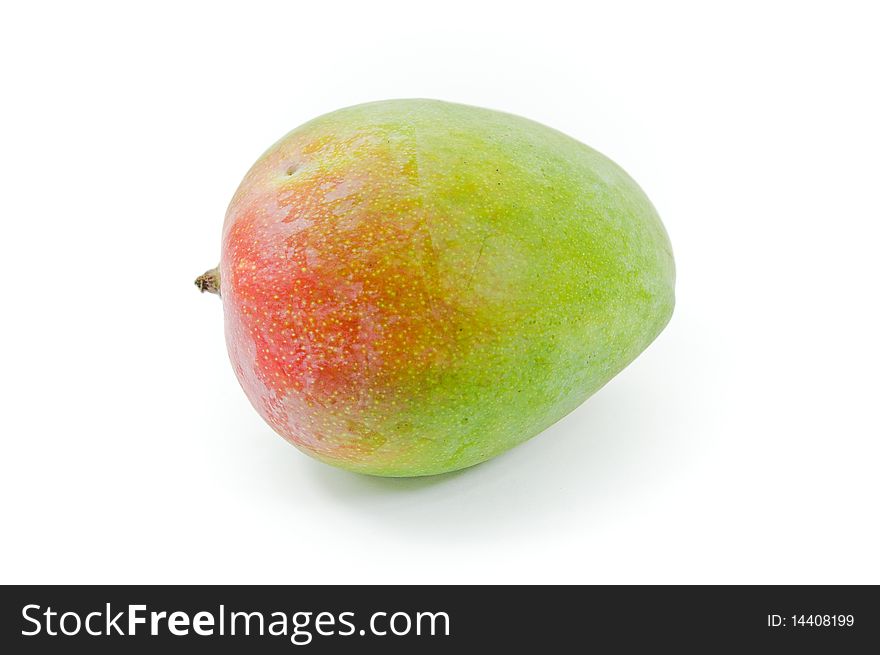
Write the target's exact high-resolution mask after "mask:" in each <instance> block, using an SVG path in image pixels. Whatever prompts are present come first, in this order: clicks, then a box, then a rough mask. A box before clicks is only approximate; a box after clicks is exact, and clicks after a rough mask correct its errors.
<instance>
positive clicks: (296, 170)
mask: <svg viewBox="0 0 880 655" xmlns="http://www.w3.org/2000/svg"><path fill="white" fill-rule="evenodd" d="M220 279H221V295H222V300H223V306H224V316H225V323H226V341H227V346H228V349H229V355H230V358H231V360H232V364H233V366H234V368H235V372H236V375H237V376H238V380H239V382H240V383H241V386H242V388H243V389H244V391H245V393H246V394H247V396H248V398H249V399H250V401H251V403H252V404H253V405H254V407H255V408H256V409H257V411H258V412H259V413H260V414H261V415H262V416H263V418H264V419H265V420H266V421H267V422H268V423H269V425H271V426H272V428H274V429H275V430H276V431H277V432H278V433H279V434H280V435H281V436H283V437H284V438H285V439H287V440H288V441H289V442H291V443H292V444H293V445H295V446H296V447H297V448H299V449H301V450H302V451H304V452H306V453H308V454H309V455H311V456H313V457H315V458H317V459H319V460H321V461H323V462H326V463H328V464H332V465H334V466H339V467H342V468H344V469H349V470H352V471H358V472H361V473H368V474H374V475H382V476H419V475H432V474H437V473H444V472H447V471H454V470H456V469H461V468H464V467H468V466H472V465H474V464H478V463H480V462H483V461H485V460H487V459H489V458H491V457H494V456H495V455H498V454H499V453H502V452H504V451H505V450H507V449H509V448H511V447H513V446H515V445H517V444H519V443H521V442H523V441H525V440H527V439H529V438H531V437H533V436H535V435H536V434H538V433H539V432H541V431H542V430H544V429H545V428H546V427H548V426H549V425H551V424H552V423H554V422H556V421H557V420H559V419H560V418H562V417H563V416H565V415H566V414H568V413H569V412H571V411H572V410H573V409H574V408H576V407H577V406H578V405H580V404H581V403H582V402H583V401H584V400H586V399H587V398H588V397H589V396H590V395H591V394H593V393H594V392H596V391H597V390H598V389H599V388H600V387H602V386H603V385H604V384H605V383H606V382H608V381H609V380H610V379H611V378H612V377H613V376H614V375H615V374H617V373H618V372H619V371H620V370H621V369H623V368H624V367H625V366H626V365H627V364H629V363H630V362H631V361H632V360H633V359H634V358H635V357H636V356H637V355H638V354H639V353H640V352H642V350H644V349H645V348H646V347H647V346H648V344H650V343H651V341H653V339H654V338H655V337H656V336H657V335H658V334H659V333H660V331H661V330H662V329H663V328H664V326H665V325H666V324H667V322H668V321H669V318H670V316H671V314H672V309H673V305H674V291H673V287H674V279H675V269H674V263H673V257H672V250H671V247H670V244H669V239H668V237H667V235H666V232H665V230H664V228H663V225H662V223H661V222H660V219H659V217H658V216H657V213H656V211H655V210H654V207H653V206H652V205H651V203H650V201H649V200H648V198H647V197H646V196H645V194H644V193H643V192H642V191H641V189H640V188H639V187H638V185H637V184H636V183H635V182H634V181H633V180H632V179H631V178H630V177H629V176H628V175H627V174H626V173H625V172H624V171H623V170H622V169H621V168H620V167H619V166H617V165H616V164H615V163H614V162H612V161H611V160H610V159H608V158H607V157H605V156H603V155H601V154H600V153H598V152H596V151H595V150H593V149H591V148H589V147H587V146H585V145H583V144H582V143H579V142H578V141H576V140H574V139H572V138H570V137H568V136H566V135H564V134H562V133H560V132H557V131H555V130H553V129H550V128H548V127H545V126H543V125H540V124H538V123H535V122H532V121H529V120H526V119H524V118H520V117H517V116H513V115H510V114H505V113H500V112H496V111H491V110H487V109H480V108H476V107H470V106H464V105H458V104H451V103H447V102H440V101H435V100H389V101H384V102H374V103H369V104H364V105H359V106H355V107H349V108H346V109H342V110H339V111H336V112H333V113H330V114H327V115H324V116H321V117H319V118H317V119H315V120H312V121H311V122H309V123H306V124H305V125H302V126H301V127H299V128H297V129H295V130H293V131H292V132H290V133H289V134H287V135H286V136H285V137H283V138H282V139H281V140H280V141H278V142H277V143H276V144H275V145H274V146H272V147H271V148H270V149H269V150H268V151H267V152H266V153H265V154H263V156H262V157H260V159H259V160H258V161H257V162H256V164H255V165H254V166H253V167H252V168H251V170H250V171H249V172H248V173H247V175H246V177H245V178H244V180H243V182H242V183H241V186H240V187H239V189H238V191H237V192H236V194H235V196H234V198H233V199H232V202H231V204H230V206H229V210H228V212H227V214H226V220H225V224H224V228H223V248H222V258H221V264H220Z"/></svg>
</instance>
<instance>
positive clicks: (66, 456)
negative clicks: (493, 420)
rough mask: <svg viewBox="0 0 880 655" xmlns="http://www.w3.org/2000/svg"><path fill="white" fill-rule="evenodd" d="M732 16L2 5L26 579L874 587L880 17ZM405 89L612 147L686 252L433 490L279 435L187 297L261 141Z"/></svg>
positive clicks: (6, 475)
mask: <svg viewBox="0 0 880 655" xmlns="http://www.w3.org/2000/svg"><path fill="white" fill-rule="evenodd" d="M725 4H726V5H727V6H726V7H722V6H721V3H702V2H693V3H652V2H644V3H635V2H613V3H612V2H596V3H592V2H590V3H575V2H567V3H561V2H550V1H547V0H544V1H542V2H540V3H529V4H522V5H519V4H516V3H514V2H510V1H508V2H503V3H498V2H492V3H489V2H476V1H470V2H464V3H456V2H451V1H449V0H447V1H445V2H442V3H431V4H427V3H418V2H400V3H388V2H376V1H374V0H373V1H370V2H358V3H355V2H351V3H340V2H332V3H324V2H310V3H293V2H278V3H263V2H247V3H245V2H240V3H236V4H234V5H226V4H222V3H205V4H203V5H198V4H196V3H181V2H174V3H147V4H141V5H137V8H135V5H132V4H130V3H106V4H95V3H72V4H70V3H57V4H52V3H37V2H35V3H16V4H15V5H14V6H13V7H6V8H5V9H4V10H3V15H2V20H0V61H2V64H0V65H2V68H3V75H2V84H0V94H2V97H3V99H2V103H0V113H2V121H0V166H2V169H0V174H2V176H0V179H2V188H3V202H2V226H3V227H2V237H0V238H2V241H0V244H2V245H0V248H2V254H0V275H2V277H0V279H2V287H0V294H2V295H0V312H2V324H0V329H2V339H0V347H2V360H0V363H2V376H0V385H2V395H0V402H2V414H0V416H2V419H0V420H2V424H0V433H2V445H3V451H2V452H3V455H2V476H0V498H2V501H0V502H2V525H3V529H2V532H3V537H2V540H0V580H2V582H4V583H10V582H22V583H24V582H28V583H38V582H40V583H48V582H95V583H98V582H111V583H113V582H117V583H122V582H124V583H153V582H186V583H195V582H211V583H221V582H265V583H271V582H277V583H300V582H302V583H305V582H312V583H331V582H411V583H428V582H591V583H599V582H604V583H636V582H639V583H654V582H674V583H685V582H697V583H704V582H706V583H708V582H727V583H783V582H788V583H808V582H814V583H831V582H835V583H862V582H873V583H880V563H878V555H877V554H878V552H880V527H878V499H880V482H878V470H880V425H878V391H880V384H878V370H880V357H878V355H880V353H878V338H880V321H878V300H880V284H878V239H880V193H878V189H880V154H878V153H880V128H878V124H880V84H878V64H880V45H878V43H880V41H878V38H877V30H878V24H880V21H878V15H877V14H876V13H874V10H872V9H871V7H872V3H868V2H865V3H861V4H859V3H849V2H834V3H830V2H827V3H815V4H814V3H808V2H792V3H781V2H759V3H742V2H739V3H725ZM393 97H431V98H440V99H446V100H451V101H458V102H465V103H469V104H475V105H482V106H487V107H491V108H496V109H502V110H506V111H510V112H513V113H517V114H521V115H523V116H527V117H529V118H533V119H536V120H538V121H541V122H543V123H546V124H548V125H551V126H553V127H556V128H558V129H560V130H562V131H564V132H566V133H568V134H570V135H572V136H574V137H576V138H578V139H580V140H582V141H584V142H586V143H588V144H590V145H592V146H593V147H595V148H597V149H599V150H600V151H602V152H604V153H605V154H607V155H609V156H610V157H612V158H613V159H615V160H616V161H617V162H618V163H620V164H621V165H622V166H623V167H624V168H626V169H627V170H628V171H629V172H630V173H631V174H632V175H633V176H634V177H635V178H636V179H637V180H638V181H639V183H640V184H641V185H642V187H643V188H644V189H645V191H646V192H647V193H648V195H649V196H650V197H651V198H652V200H653V201H654V203H655V205H656V206H657V208H658V210H659V212H660V214H661V216H662V217H663V219H664V222H665V224H666V227H667V229H668V231H669V234H670V237H671V239H672V244H673V247H674V250H675V254H676V259H677V265H678V287H677V295H678V304H677V308H676V312H675V315H674V316H673V318H672V321H671V323H670V324H669V326H668V328H667V330H666V331H665V332H664V333H663V334H662V335H661V336H660V337H659V338H658V340H657V341H656V342H655V343H654V344H653V345H652V346H651V347H650V348H649V349H648V350H647V351H646V352H645V353H644V354H643V355H642V356H641V357H640V358H639V359H638V360H636V362H634V363H633V364H632V365H631V366H630V367H629V368H628V369H627V370H625V371H624V372H623V373H622V374H620V375H619V376H618V377H617V378H616V379H614V380H613V381H612V382H611V383H610V384H608V386H607V387H605V388H604V389H603V390H602V391H600V392H599V393H598V394H596V395H595V396H594V397H593V398H592V399H590V400H589V401H588V402H587V403H586V404H585V405H584V406H583V407H581V408H580V409H578V410H577V411H576V412H574V413H573V414H571V415H570V416H569V417H567V418H566V419H564V420H563V421H561V422H560V423H558V424H557V425H555V426H554V427H552V428H551V429H549V430H547V432H546V433H544V434H543V435H541V436H540V437H537V438H535V439H534V440H532V441H530V442H529V443H527V444H525V445H523V446H520V447H519V448H516V449H515V450H513V451H511V452H509V453H507V454H505V455H503V456H501V457H499V458H497V459H495V460H493V461H491V462H489V463H487V464H484V465H482V466H479V467H476V468H474V469H471V470H468V471H464V472H461V473H458V474H453V475H449V476H445V477H440V478H435V479H414V480H383V479H375V478H367V477H360V476H357V475H354V474H350V473H346V472H344V471H340V470H336V469H332V468H330V467H328V466H325V465H323V464H319V463H317V462H315V461H312V460H311V459H309V458H307V457H306V456H304V455H302V454H301V453H299V452H298V451H296V450H295V449H294V448H292V447H291V446H289V445H287V444H286V443H285V442H284V441H283V440H282V439H281V438H280V437H278V436H276V435H275V434H274V433H273V432H272V431H271V430H270V428H269V427H267V426H266V425H265V424H264V423H263V421H262V420H261V419H260V418H259V417H258V416H257V414H256V412H255V411H254V410H253V409H252V408H251V407H250V405H249V404H248V401H247V400H246V398H245V396H244V394H243V393H242V392H241V390H240V389H239V387H238V384H237V382H236V380H235V377H234V375H233V372H232V369H231V366H230V365H229V362H228V360H227V356H226V351H225V345H224V341H223V326H222V314H221V303H220V302H219V301H218V299H217V298H215V297H210V296H200V295H199V294H198V292H197V290H196V289H195V287H194V286H193V279H194V277H195V276H196V275H197V274H199V273H201V272H202V271H204V270H205V269H207V268H210V267H212V266H213V265H215V264H216V263H217V260H218V258H219V246H220V228H221V223H222V220H223V215H224V212H225V208H226V204H227V203H228V201H229V199H230V197H231V196H232V193H233V191H234V190H235V188H236V186H237V185H238V182H239V180H240V179H241V177H242V176H243V174H244V172H245V171H246V170H247V168H248V167H249V166H250V165H251V163H252V162H253V161H254V160H255V159H256V158H257V156H259V154H260V153H261V152H262V151H263V150H264V149H265V148H266V147H267V146H268V145H270V144H271V143H272V142H273V141H275V140H276V139H277V138H279V137H280V136H281V135H282V134H284V133H285V132H286V131H288V130H290V129H292V128H293V127H295V126H297V125H298V124H300V123H302V122H304V121H306V120H308V119H310V118H312V117H314V116H317V115H319V114H322V113H325V112H327V111H331V110H334V109H337V108H339V107H343V106H347V105H351V104H356V103H359V102H364V101H369V100H377V99H384V98H393Z"/></svg>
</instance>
